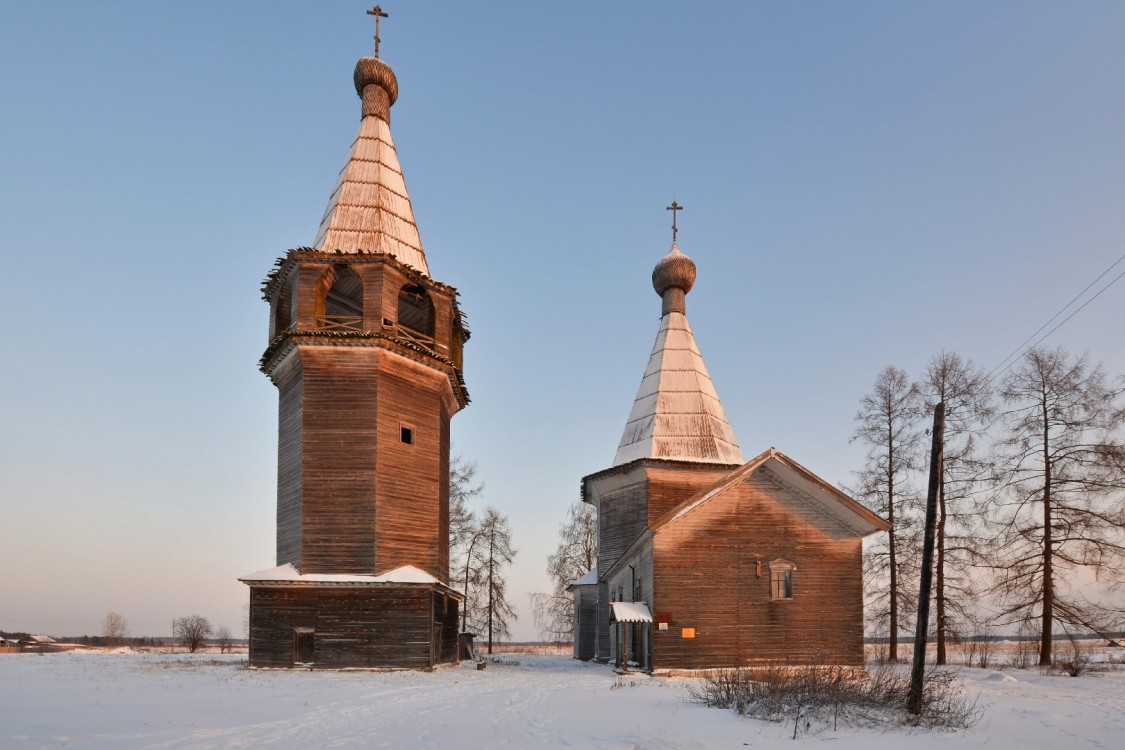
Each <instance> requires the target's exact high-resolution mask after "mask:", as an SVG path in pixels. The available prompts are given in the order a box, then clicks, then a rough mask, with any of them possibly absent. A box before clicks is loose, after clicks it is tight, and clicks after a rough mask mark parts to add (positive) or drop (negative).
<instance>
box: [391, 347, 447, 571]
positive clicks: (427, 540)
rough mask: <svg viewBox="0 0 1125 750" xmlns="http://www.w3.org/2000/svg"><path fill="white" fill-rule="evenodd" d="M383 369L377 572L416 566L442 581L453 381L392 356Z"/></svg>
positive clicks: (430, 369)
mask: <svg viewBox="0 0 1125 750" xmlns="http://www.w3.org/2000/svg"><path fill="white" fill-rule="evenodd" d="M378 369H379V372H378V378H379V402H378V420H377V427H378V442H379V454H378V457H377V464H378V466H377V472H378V477H379V483H378V487H377V489H376V492H377V499H376V503H377V509H376V513H375V530H376V535H377V537H378V569H379V571H380V572H383V571H387V570H391V569H393V568H397V567H399V566H400V565H414V566H417V567H419V568H421V569H422V570H425V571H426V572H427V573H429V574H430V575H432V576H434V577H435V578H438V579H439V580H441V581H443V582H444V581H447V580H448V576H449V524H448V518H449V496H448V485H447V481H446V476H447V473H448V461H449V415H448V413H447V412H446V410H445V406H444V403H445V402H446V401H447V397H448V395H449V394H450V390H451V386H450V384H449V379H448V378H447V377H446V376H445V375H444V374H443V373H441V372H439V371H438V370H434V369H432V368H429V367H426V366H425V365H421V364H417V363H413V362H411V361H409V360H407V359H405V358H402V357H397V356H394V355H391V354H386V355H383V356H381V357H380V359H379V366H378ZM373 424H375V422H373ZM404 426H408V427H410V428H412V429H413V435H414V442H413V444H406V443H403V442H402V439H401V429H402V427H404Z"/></svg>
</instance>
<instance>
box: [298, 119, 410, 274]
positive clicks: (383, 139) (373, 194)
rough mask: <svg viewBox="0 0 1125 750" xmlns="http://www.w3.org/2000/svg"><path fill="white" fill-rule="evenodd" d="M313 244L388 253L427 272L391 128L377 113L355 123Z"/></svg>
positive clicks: (346, 250) (326, 249) (319, 247)
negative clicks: (353, 136)
mask: <svg viewBox="0 0 1125 750" xmlns="http://www.w3.org/2000/svg"><path fill="white" fill-rule="evenodd" d="M313 246H314V247H315V248H316V249H317V250H323V251H324V252H328V253H334V252H342V253H357V252H359V251H361V250H363V251H365V252H369V253H388V254H390V255H393V256H395V258H397V259H398V260H400V261H402V262H403V263H405V264H406V265H408V266H410V267H412V268H414V269H415V270H418V271H421V272H422V273H424V274H425V275H427V276H429V275H430V270H429V267H428V266H427V265H426V253H425V252H424V251H423V250H422V240H421V238H420V237H419V236H418V224H417V223H416V222H415V220H414V208H413V207H412V206H411V204H410V196H409V195H408V194H407V192H406V181H405V180H404V179H403V176H402V167H401V166H399V162H398V152H397V151H396V150H395V143H394V139H392V138H391V126H390V123H388V122H387V121H386V120H384V119H382V118H381V117H377V116H375V115H367V116H366V117H364V118H363V119H362V120H361V121H360V123H359V131H358V132H357V133H356V136H355V140H354V141H353V142H352V147H351V151H349V152H348V158H347V161H345V162H344V166H343V168H342V169H341V170H340V177H339V179H337V181H336V187H335V188H333V190H332V196H331V197H330V198H329V199H328V208H326V209H325V211H324V218H322V219H321V220H320V229H319V230H318V231H317V233H316V241H315V242H313Z"/></svg>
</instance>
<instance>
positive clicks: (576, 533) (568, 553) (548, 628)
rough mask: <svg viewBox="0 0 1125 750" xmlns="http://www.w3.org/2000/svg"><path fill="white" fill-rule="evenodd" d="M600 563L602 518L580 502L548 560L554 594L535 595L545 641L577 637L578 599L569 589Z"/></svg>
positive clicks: (538, 624)
mask: <svg viewBox="0 0 1125 750" xmlns="http://www.w3.org/2000/svg"><path fill="white" fill-rule="evenodd" d="M597 560H598V515H597V511H596V510H594V506H592V505H589V504H587V503H583V502H576V503H574V504H573V505H571V506H570V508H568V509H567V514H566V520H565V521H564V522H563V523H561V524H560V525H559V546H558V547H557V548H555V552H554V554H552V555H550V556H549V557H548V558H547V575H548V576H549V577H550V579H551V584H552V586H553V590H552V591H551V593H542V592H539V593H534V594H532V595H531V612H532V616H533V617H534V618H535V626H536V628H538V630H539V634H540V636H541V637H542V638H545V639H547V640H553V641H565V640H570V639H572V638H573V637H574V597H573V596H572V595H571V594H570V593H569V592H568V591H567V587H569V586H570V584H572V583H573V582H574V581H576V580H578V579H579V578H581V577H582V576H584V575H586V573H588V572H590V570H592V569H593V567H594V565H595V564H596V563H597Z"/></svg>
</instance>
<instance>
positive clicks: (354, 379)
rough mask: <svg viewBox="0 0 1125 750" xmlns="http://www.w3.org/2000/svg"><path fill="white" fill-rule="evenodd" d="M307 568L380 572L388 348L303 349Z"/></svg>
mask: <svg viewBox="0 0 1125 750" xmlns="http://www.w3.org/2000/svg"><path fill="white" fill-rule="evenodd" d="M299 354H300V358H301V364H302V372H303V381H304V382H303V389H302V404H301V410H302V428H301V446H302V460H301V483H302V487H301V495H302V497H301V512H302V514H303V516H302V518H303V522H302V529H301V536H302V539H301V564H300V565H299V566H298V567H299V568H300V571H301V572H302V573H375V572H377V571H376V569H375V561H376V545H375V523H376V519H375V492H376V479H377V474H376V447H377V444H378V443H377V435H376V419H377V415H378V403H379V396H380V383H379V381H378V379H377V378H376V377H374V372H375V371H376V370H377V367H378V359H379V357H380V352H379V351H378V350H376V349H361V348H350V347H330V346H301V347H300V348H299Z"/></svg>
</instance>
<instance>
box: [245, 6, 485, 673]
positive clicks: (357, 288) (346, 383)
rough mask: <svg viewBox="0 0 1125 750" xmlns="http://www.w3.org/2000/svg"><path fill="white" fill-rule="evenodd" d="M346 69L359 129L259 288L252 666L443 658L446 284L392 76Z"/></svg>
mask: <svg viewBox="0 0 1125 750" xmlns="http://www.w3.org/2000/svg"><path fill="white" fill-rule="evenodd" d="M368 13H369V14H371V15H374V16H375V20H376V33H375V43H376V46H375V56H374V57H363V58H361V59H360V60H359V62H358V63H357V64H356V66H355V73H354V76H353V78H354V82H355V89H356V93H357V94H358V95H359V97H360V99H361V101H362V109H361V113H362V114H361V119H360V125H359V131H358V133H357V134H356V137H355V140H354V141H353V143H352V146H351V150H350V152H349V153H348V156H347V159H346V161H345V163H344V167H343V169H341V170H340V175H339V179H338V180H337V182H336V186H335V188H334V189H333V191H332V195H331V197H330V198H329V201H328V208H327V210H326V211H325V213H324V218H323V219H322V220H321V223H320V229H319V231H318V232H317V235H316V240H315V242H314V243H313V246H312V247H302V248H298V249H295V250H290V251H289V252H288V253H287V254H286V255H285V256H284V257H282V258H280V259H279V260H278V261H277V264H276V266H275V268H274V269H273V270H272V271H271V272H270V274H269V275H268V277H267V278H266V280H265V282H264V284H263V288H262V292H263V297H264V298H265V300H266V301H267V302H269V305H270V328H269V345H268V347H267V349H266V351H265V353H264V354H263V355H262V358H261V362H260V367H261V369H262V371H263V372H264V373H265V374H266V375H267V376H269V378H270V380H272V381H273V383H274V384H275V385H276V386H277V389H278V396H279V399H278V466H277V567H275V568H272V569H269V570H264V571H260V572H258V573H254V574H251V575H248V576H243V577H242V578H241V579H240V580H242V581H243V582H244V583H246V584H247V585H248V586H249V587H250V665H251V666H256V667H257V666H262V667H288V666H313V667H328V668H343V667H402V668H426V667H430V666H433V665H435V664H438V663H443V662H450V661H454V660H455V659H456V656H457V642H456V641H457V612H458V607H459V604H460V597H459V595H458V594H457V592H456V591H455V590H453V589H452V588H450V587H449V585H448V569H449V491H448V481H447V478H448V471H449V422H450V419H451V418H452V416H453V415H454V414H456V413H457V412H458V411H459V410H461V409H462V408H464V407H465V406H466V405H467V404H468V401H469V398H468V392H467V391H466V389H465V385H464V380H463V378H462V359H461V357H462V346H463V344H464V342H465V341H466V340H467V339H468V338H469V332H468V328H467V326H466V324H465V319H464V316H463V314H462V313H461V311H460V309H459V307H458V304H457V291H456V290H455V289H454V288H453V287H451V286H447V285H445V284H442V283H440V282H438V281H435V280H434V279H432V278H431V277H430V271H429V267H428V265H427V263H426V255H425V253H424V252H423V249H422V243H421V240H420V238H419V234H418V227H417V224H416V223H415V220H414V211H413V208H412V206H411V203H410V197H409V196H408V194H407V192H406V184H405V182H404V180H403V174H402V169H401V167H400V166H399V160H398V154H397V152H396V150H395V145H394V141H393V140H392V138H391V129H390V111H391V106H392V105H393V104H394V103H395V100H396V99H397V98H398V81H397V79H396V77H395V74H394V71H393V70H391V67H390V66H389V65H387V64H386V63H385V62H384V61H383V60H381V59H379V57H378V54H379V35H378V21H379V19H380V18H386V17H387V16H386V14H385V13H383V12H382V9H381V8H380V7H379V6H376V7H375V8H374V9H373V10H371V11H368Z"/></svg>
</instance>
